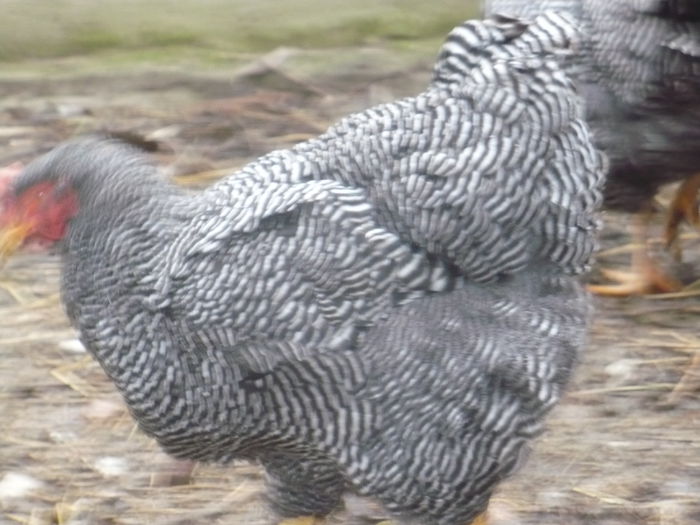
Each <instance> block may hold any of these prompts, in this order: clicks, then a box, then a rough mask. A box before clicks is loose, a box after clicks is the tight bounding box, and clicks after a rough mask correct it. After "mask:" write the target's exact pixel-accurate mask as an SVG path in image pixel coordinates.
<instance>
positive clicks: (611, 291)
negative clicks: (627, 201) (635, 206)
mask: <svg viewBox="0 0 700 525" xmlns="http://www.w3.org/2000/svg"><path fill="white" fill-rule="evenodd" d="M651 216H652V210H651V208H649V209H647V210H644V211H642V212H640V213H639V214H637V216H636V217H635V223H634V225H633V228H632V237H633V238H634V240H635V244H636V247H635V249H634V251H633V252H632V269H631V271H620V270H611V269H601V273H602V274H603V275H604V276H605V277H606V278H608V279H610V280H611V281H616V282H617V283H618V284H594V285H589V286H588V290H589V291H590V292H592V293H594V294H597V295H607V296H612V297H624V296H628V295H641V294H648V293H668V292H675V291H678V290H680V289H681V288H682V284H681V283H680V281H678V280H677V279H675V278H674V277H671V276H669V275H667V274H666V272H664V271H663V270H662V269H661V268H660V267H659V265H658V263H657V262H656V261H654V260H653V258H652V257H651V255H649V251H648V248H647V239H648V237H649V223H650V221H651Z"/></svg>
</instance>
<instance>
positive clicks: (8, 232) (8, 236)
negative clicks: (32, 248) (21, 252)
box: [0, 222, 33, 262]
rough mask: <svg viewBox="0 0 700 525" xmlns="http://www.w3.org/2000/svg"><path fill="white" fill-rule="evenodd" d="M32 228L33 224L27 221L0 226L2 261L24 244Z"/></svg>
mask: <svg viewBox="0 0 700 525" xmlns="http://www.w3.org/2000/svg"><path fill="white" fill-rule="evenodd" d="M32 229H33V225H32V224H30V223H26V222H22V223H15V224H9V225H7V226H3V227H2V228H0V262H3V261H5V259H7V258H8V257H9V256H10V255H12V254H13V253H15V252H16V251H17V249H18V248H19V247H20V246H22V244H23V243H24V240H25V239H26V238H27V236H28V235H29V234H30V233H31V231H32Z"/></svg>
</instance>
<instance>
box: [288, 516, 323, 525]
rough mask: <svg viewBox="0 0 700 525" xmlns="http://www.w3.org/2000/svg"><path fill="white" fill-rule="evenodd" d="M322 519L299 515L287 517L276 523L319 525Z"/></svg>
mask: <svg viewBox="0 0 700 525" xmlns="http://www.w3.org/2000/svg"><path fill="white" fill-rule="evenodd" d="M322 523H323V520H321V519H319V518H317V517H315V516H300V517H298V518H287V519H284V520H282V521H280V522H279V524H278V525H321V524H322Z"/></svg>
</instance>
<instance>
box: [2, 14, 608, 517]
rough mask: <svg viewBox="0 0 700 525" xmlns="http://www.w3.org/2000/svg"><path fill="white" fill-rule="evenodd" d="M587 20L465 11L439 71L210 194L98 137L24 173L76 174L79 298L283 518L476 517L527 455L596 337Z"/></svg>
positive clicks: (181, 417)
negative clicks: (178, 182)
mask: <svg viewBox="0 0 700 525" xmlns="http://www.w3.org/2000/svg"><path fill="white" fill-rule="evenodd" d="M573 36H574V31H573V29H572V27H571V26H570V24H569V23H568V22H567V21H566V20H565V19H563V18H561V17H559V16H558V15H551V14H548V15H544V16H541V17H538V18H537V19H535V20H534V21H533V22H532V23H523V22H518V21H515V20H510V19H502V18H493V19H489V20H486V21H483V22H466V23H465V24H463V25H461V26H460V27H458V28H456V29H455V30H454V31H453V32H452V33H451V34H450V36H449V37H448V39H447V43H446V44H445V46H444V47H443V49H442V52H441V54H440V57H439V59H438V62H437V64H436V66H435V75H434V79H433V81H432V83H431V84H430V86H429V87H428V89H427V90H426V91H424V92H423V93H421V94H420V95H418V96H416V97H412V98H407V99H403V100H399V101H396V102H393V103H389V104H385V105H382V106H378V107H375V108H372V109H369V110H366V111H363V112H360V113H357V114H354V115H351V116H349V117H347V118H345V119H343V120H342V121H340V122H339V123H338V124H336V125H335V126H333V127H332V128H330V129H329V130H328V132H327V133H325V134H323V135H321V136H320V137H318V138H316V139H313V140H310V141H308V142H304V143H302V144H299V145H298V146H296V147H294V148H292V149H290V150H284V151H276V152H273V153H270V154H269V155H266V156H264V157H262V158H261V159H259V160H257V161H255V162H253V163H251V164H249V165H248V166H246V167H244V168H243V169H242V170H241V171H239V172H237V173H234V174H232V175H231V176H230V177H228V178H226V179H225V180H223V181H221V182H219V183H217V184H215V185H214V186H212V187H211V188H209V189H208V190H206V191H203V192H201V193H199V194H187V193H184V192H182V191H181V190H179V189H177V188H175V187H174V186H172V185H171V184H169V183H168V182H167V181H165V180H163V179H162V178H161V177H160V176H159V175H158V172H157V169H156V168H155V167H154V166H152V165H151V164H150V163H149V161H148V160H147V159H146V158H145V157H144V156H143V155H142V153H141V152H139V151H138V150H136V149H135V148H133V147H131V146H128V145H126V144H124V143H121V142H119V141H115V140H110V139H105V138H102V137H93V138H83V139H78V140H76V141H73V142H70V143H67V144H64V145H62V146H59V147H58V148H57V149H56V150H54V151H53V152H51V153H49V154H48V155H47V156H45V157H43V158H42V159H39V160H38V161H36V162H35V163H33V164H31V165H30V166H28V167H27V169H26V171H25V173H24V174H23V175H22V176H21V178H20V180H19V182H18V184H17V185H16V186H15V191H17V192H21V191H22V190H23V189H25V188H27V187H28V186H31V185H32V184H34V183H36V182H38V181H41V180H45V179H47V178H53V179H54V180H58V181H60V183H61V184H66V185H70V186H72V187H73V188H74V189H75V190H76V191H77V193H78V196H79V201H80V210H79V212H78V214H77V215H76V217H75V218H74V219H73V221H72V222H71V224H70V228H69V231H68V235H67V238H66V240H65V245H64V252H63V258H64V272H63V297H64V301H65V303H66V306H67V310H68V313H69V316H70V317H71V319H72V320H73V322H74V323H75V325H76V326H77V327H78V328H79V329H80V332H81V337H82V340H83V341H84V343H85V345H86V346H87V348H89V349H90V351H91V352H92V353H93V354H94V355H95V356H96V358H97V359H98V360H99V362H100V363H101V364H102V366H103V368H104V369H105V371H106V372H107V374H108V375H109V376H110V378H111V379H112V380H113V381H114V382H115V384H116V385H117V386H118V388H119V389H120V390H121V392H122V394H123V395H124V398H125V399H126V402H127V403H128V405H129V407H130V409H131V411H132V413H133V415H134V417H135V418H136V420H137V421H138V422H139V425H140V427H141V428H142V429H143V430H144V431H145V432H147V433H148V434H150V435H152V436H154V437H155V438H156V439H157V440H158V441H159V443H160V444H161V445H162V446H163V447H164V448H165V450H167V451H168V452H170V453H172V454H174V455H176V456H179V457H188V458H193V459H198V460H215V461H221V460H224V461H225V460H232V459H235V458H244V459H252V460H257V461H260V462H261V463H262V465H263V466H264V467H265V469H266V471H267V473H268V476H269V486H270V497H271V499H272V501H273V504H274V505H275V507H276V508H277V510H278V511H279V512H280V513H281V514H282V515H286V516H296V515H302V514H314V515H324V514H327V513H329V512H331V511H332V510H333V509H335V508H336V507H337V506H338V505H339V503H340V499H341V497H342V494H343V492H344V491H345V490H354V491H356V492H358V493H360V494H362V495H366V496H371V497H373V498H376V499H378V500H379V501H381V502H382V503H383V504H384V505H385V507H386V508H387V509H388V511H389V512H391V513H392V514H394V515H395V516H397V517H398V518H399V519H401V520H402V522H405V523H431V524H437V525H448V524H449V525H453V524H455V523H461V522H464V523H466V522H467V521H469V520H471V519H473V518H474V517H475V516H476V515H477V514H479V513H480V512H482V511H483V509H484V507H485V505H486V503H487V501H488V498H489V495H490V493H491V491H492V490H493V488H494V486H495V484H496V483H497V482H498V481H500V480H501V479H503V477H504V476H506V475H507V474H508V473H509V472H511V471H512V470H513V468H514V467H515V466H516V465H517V464H518V463H519V461H520V458H521V457H522V455H523V450H524V449H523V447H524V445H525V444H526V442H527V441H528V440H529V439H530V438H531V437H533V436H535V435H536V434H537V433H539V432H540V431H541V429H542V418H543V416H544V415H545V414H546V412H548V411H549V410H550V409H551V407H552V406H553V405H554V404H555V403H556V402H557V401H558V399H559V398H560V396H561V394H562V391H563V389H564V387H565V385H566V383H567V380H568V378H569V375H570V373H571V370H572V367H573V365H574V363H575V361H576V356H577V353H578V350H579V349H580V348H581V346H582V344H583V340H584V336H585V331H586V327H587V319H588V313H589V303H588V298H587V296H586V294H585V293H584V292H583V291H582V289H581V288H580V286H579V284H578V280H577V275H578V274H580V273H581V272H583V271H584V270H585V269H586V268H587V267H588V265H589V262H590V256H591V252H592V249H593V246H594V236H595V233H596V230H597V225H598V222H597V218H596V209H597V206H598V204H599V202H600V199H601V195H600V188H601V184H602V176H603V171H604V170H603V162H602V158H601V156H600V154H599V153H598V152H597V151H596V150H595V149H594V148H593V146H592V145H591V141H590V138H589V134H588V130H587V128H586V126H585V124H584V122H583V119H582V110H581V107H580V104H579V101H578V99H577V97H576V94H575V92H574V90H573V88H572V87H571V84H570V82H569V81H568V79H567V78H566V77H565V75H564V74H563V73H562V72H561V71H560V70H559V68H558V66H557V61H556V59H555V55H557V54H560V53H566V52H567V49H568V48H569V46H570V43H571V39H572V38H573Z"/></svg>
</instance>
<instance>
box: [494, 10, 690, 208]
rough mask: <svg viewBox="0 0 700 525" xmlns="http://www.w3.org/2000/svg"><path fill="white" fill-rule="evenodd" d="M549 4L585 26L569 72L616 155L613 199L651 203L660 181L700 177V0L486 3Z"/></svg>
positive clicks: (609, 196)
mask: <svg viewBox="0 0 700 525" xmlns="http://www.w3.org/2000/svg"><path fill="white" fill-rule="evenodd" d="M545 10H556V11H559V12H563V13H567V14H568V15H570V16H572V17H573V18H574V19H575V20H576V21H577V23H578V25H579V27H580V32H581V35H582V46H581V49H580V51H579V53H578V57H577V58H576V59H575V60H570V61H569V65H568V72H569V73H570V74H571V76H572V77H574V79H575V80H576V82H577V83H578V84H579V85H580V90H581V92H582V95H583V97H584V98H585V100H586V105H587V117H588V122H589V124H590V126H591V128H592V129H593V132H594V139H595V143H596V144H597V145H598V146H599V147H600V148H602V149H604V150H605V152H606V154H607V155H608V156H609V158H610V161H611V171H610V174H609V177H608V184H607V185H606V189H605V205H606V206H607V207H609V208H613V209H620V210H625V211H639V210H644V209H647V208H649V206H650V200H651V199H652V197H654V195H655V194H656V192H657V190H658V188H659V186H660V185H662V184H665V183H669V182H674V181H677V180H681V179H684V178H687V177H691V176H693V175H695V174H697V173H700V148H699V147H698V144H700V2H699V1H698V0H635V1H632V0H485V11H486V13H487V14H494V13H499V14H503V15H510V16H520V17H533V16H536V15H538V14H540V13H542V12H544V11H545Z"/></svg>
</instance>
